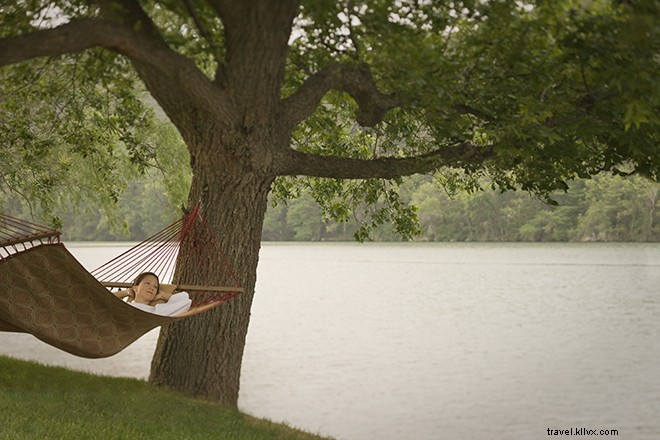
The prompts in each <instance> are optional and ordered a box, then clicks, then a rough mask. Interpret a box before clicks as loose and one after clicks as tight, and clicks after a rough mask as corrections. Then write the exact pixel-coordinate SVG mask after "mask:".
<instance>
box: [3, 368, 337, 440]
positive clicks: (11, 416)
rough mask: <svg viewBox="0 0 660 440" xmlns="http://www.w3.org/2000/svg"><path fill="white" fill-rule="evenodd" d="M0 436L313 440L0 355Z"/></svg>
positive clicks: (191, 402)
mask: <svg viewBox="0 0 660 440" xmlns="http://www.w3.org/2000/svg"><path fill="white" fill-rule="evenodd" d="M0 438H1V439H3V440H14V439H30V440H34V439H39V440H42V439H102V440H109V439H130V440H137V439H158V440H161V439H173V440H174V439H176V440H182V439H213V440H224V439H227V440H229V439H236V440H251V439H264V440H266V439H267V440H271V439H281V440H284V439H296V440H320V439H323V438H324V437H319V436H316V435H313V434H308V433H305V432H302V431H299V430H296V429H293V428H290V427H288V426H286V425H282V424H277V423H272V422H270V421H267V420H262V419H257V418H254V417H251V416H248V415H246V414H242V413H240V412H238V411H236V410H233V409H227V408H225V407H222V406H219V405H216V404H213V403H210V402H207V401H204V400H200V399H195V398H192V397H189V396H186V395H185V394H182V393H176V392H172V391H167V390H163V389H159V388H155V387H152V386H150V385H149V384H148V383H146V382H145V381H141V380H137V379H126V378H113V377H105V376H96V375H92V374H88V373H80V372H75V371H71V370H67V369H65V368H59V367H49V366H44V365H41V364H38V363H35V362H28V361H21V360H17V359H11V358H8V357H4V356H0Z"/></svg>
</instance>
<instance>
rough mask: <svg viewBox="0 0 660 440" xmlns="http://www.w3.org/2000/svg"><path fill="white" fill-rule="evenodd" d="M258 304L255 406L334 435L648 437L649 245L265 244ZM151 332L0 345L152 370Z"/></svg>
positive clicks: (659, 256)
mask: <svg viewBox="0 0 660 440" xmlns="http://www.w3.org/2000/svg"><path fill="white" fill-rule="evenodd" d="M70 249H71V251H72V252H73V253H74V254H75V255H76V256H78V258H80V259H81V261H82V262H83V264H85V265H86V266H87V267H88V268H93V267H96V266H97V265H98V264H100V263H102V262H104V261H105V260H107V259H109V258H110V257H112V256H114V255H116V254H117V253H118V249H116V248H105V247H95V248H90V247H78V246H70ZM252 312H253V313H252V320H251V324H250V330H249V333H248V340H247V345H246V351H245V358H244V364H243V371H242V386H241V392H240V398H239V406H240V408H241V410H243V411H245V412H247V413H250V414H253V415H255V416H258V417H265V418H269V419H272V420H275V421H285V422H286V423H288V424H290V425H293V426H296V427H300V428H302V429H304V430H307V431H311V432H317V433H321V434H325V435H330V436H333V437H336V438H338V439H346V440H349V439H350V440H353V439H355V440H371V439H392V440H394V439H396V440H399V439H415V440H425V439H429V440H430V439H502V440H504V439H506V440H509V439H531V438H546V437H547V436H548V432H547V430H548V429H551V430H554V429H567V428H574V429H576V428H586V429H596V430H597V431H600V430H601V429H603V430H604V429H609V430H613V429H616V430H618V434H619V437H620V438H626V439H640V440H644V439H649V440H650V439H657V438H660V420H659V419H658V414H660V368H659V366H660V319H659V318H660V245H658V244H647V245H617V244H593V243H592V244H554V245H538V244H465V243H461V244H371V245H359V244H299V243H296V244H272V243H265V244H264V246H263V249H262V252H261V258H260V264H259V273H258V282H257V287H256V295H255V301H254V306H253V310H252ZM156 337H157V332H156V331H154V332H151V333H149V334H148V335H146V336H145V337H144V338H142V339H141V340H139V341H138V342H137V343H135V344H133V345H132V346H131V347H129V348H128V349H126V350H125V351H124V352H122V353H120V354H119V355H116V356H114V357H111V358H108V359H102V360H87V359H78V358H75V357H73V356H70V355H68V354H66V353H63V352H61V351H59V350H57V349H54V348H51V347H49V346H47V345H45V344H43V343H41V342H39V341H37V340H36V339H34V338H32V337H31V336H29V335H19V334H10V333H4V334H0V353H5V354H9V355H12V356H16V357H21V358H26V359H36V360H39V361H41V362H45V363H49V364H57V365H64V366H67V367H69V368H75V369H81V370H87V371H94V372H98V373H101V374H109V375H116V376H132V377H138V378H146V376H147V375H148V369H149V363H150V358H151V356H152V354H153V350H154V347H155V341H156Z"/></svg>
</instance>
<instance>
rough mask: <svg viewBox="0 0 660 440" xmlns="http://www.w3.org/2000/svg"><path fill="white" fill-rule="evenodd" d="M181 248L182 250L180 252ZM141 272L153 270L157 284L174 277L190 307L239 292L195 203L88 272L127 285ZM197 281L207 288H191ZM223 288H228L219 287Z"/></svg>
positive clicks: (216, 240)
mask: <svg viewBox="0 0 660 440" xmlns="http://www.w3.org/2000/svg"><path fill="white" fill-rule="evenodd" d="M182 249H185V251H184V252H181V250H182ZM143 272H153V273H156V274H157V275H158V277H159V279H160V282H161V284H169V283H172V282H173V280H175V283H176V284H178V285H184V286H186V288H185V290H186V291H187V292H188V293H189V294H190V295H191V298H192V300H193V305H194V306H197V305H203V304H206V303H209V302H213V301H222V302H224V301H226V300H228V299H231V298H233V297H234V296H236V295H237V294H238V293H240V292H239V290H240V284H239V283H238V280H237V278H236V275H235V274H234V272H233V270H232V269H231V267H230V265H229V264H228V262H227V258H226V256H225V254H224V252H222V250H221V248H220V243H219V241H218V239H217V237H216V236H215V234H214V233H213V232H212V230H211V228H210V226H209V224H208V222H207V221H206V219H205V218H204V217H203V215H202V213H201V209H200V205H199V203H198V204H197V205H195V207H194V208H193V209H192V211H191V212H190V213H189V214H188V215H186V216H185V217H183V218H181V219H180V220H178V221H176V222H174V223H172V224H171V225H169V226H167V227H166V228H164V229H163V230H161V231H159V232H157V233H156V234H154V235H153V236H151V237H149V238H147V239H145V240H144V241H142V242H140V243H138V244H137V245H135V246H134V247H132V248H130V249H128V250H127V251H126V252H124V253H123V254H121V255H119V256H117V257H116V258H114V259H112V260H110V261H108V262H107V263H105V264H104V265H102V266H100V267H98V268H97V269H95V270H93V271H92V272H91V273H92V275H94V277H95V278H96V279H98V280H99V281H101V282H102V283H104V282H107V281H111V282H114V283H124V284H131V283H132V282H133V280H134V279H135V277H136V276H137V275H139V274H140V273H143ZM200 282H203V283H204V284H205V285H206V287H208V286H211V288H209V289H205V288H203V287H204V286H199V287H195V286H196V285H197V284H199V283H200ZM125 287H127V286H125ZM223 287H229V290H222V288H223ZM181 290H184V289H183V288H182V289H181Z"/></svg>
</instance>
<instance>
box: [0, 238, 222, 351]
mask: <svg viewBox="0 0 660 440" xmlns="http://www.w3.org/2000/svg"><path fill="white" fill-rule="evenodd" d="M44 274H47V276H44ZM0 285H2V286H5V292H4V294H3V295H0V328H3V330H4V329H7V330H9V331H15V329H20V330H21V331H23V332H27V333H31V334H32V335H34V336H35V337H37V338H38V339H40V340H42V341H44V342H46V343H47V344H50V345H53V346H55V347H57V348H59V349H62V350H64V351H67V352H69V353H71V354H74V355H76V356H81V357H86V358H100V357H107V356H112V355H114V354H117V353H118V352H120V351H121V350H123V349H124V348H126V347H127V346H128V345H130V344H131V343H133V342H134V341H135V340H136V339H138V338H139V337H140V336H142V335H144V334H145V333H147V332H148V331H149V330H151V329H153V328H155V327H157V326H159V325H163V324H167V323H169V322H172V321H174V320H176V319H181V318H185V317H187V316H191V315H194V314H197V313H200V312H202V311H205V310H208V309H210V308H212V307H215V306H217V305H219V303H210V304H205V305H203V306H199V307H195V308H193V309H191V310H189V311H188V312H186V313H184V314H183V315H179V316H176V317H168V316H160V315H156V314H153V313H149V312H145V311H142V310H139V309H137V308H135V307H132V306H130V305H128V304H126V303H124V302H123V301H122V300H120V299H118V298H116V297H115V296H114V295H113V294H112V293H110V292H109V291H108V289H106V288H105V287H104V286H103V285H102V284H100V283H99V282H98V281H97V280H96V279H95V278H94V277H93V276H92V275H91V274H90V273H89V272H87V270H86V269H85V268H84V267H83V266H81V264H80V263H79V262H78V261H77V260H76V259H75V257H74V256H73V255H71V253H70V252H69V251H68V250H67V249H66V248H65V247H64V245H62V244H50V245H42V246H38V247H35V248H32V249H28V250H26V251H24V252H21V253H18V254H16V255H13V256H12V257H11V258H9V259H8V260H7V261H4V262H3V263H2V264H0ZM12 327H13V329H12Z"/></svg>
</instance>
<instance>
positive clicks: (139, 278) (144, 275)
mask: <svg viewBox="0 0 660 440" xmlns="http://www.w3.org/2000/svg"><path fill="white" fill-rule="evenodd" d="M147 275H151V276H153V277H156V283H158V284H157V285H156V292H158V290H159V289H160V279H159V278H158V275H156V274H155V273H153V272H142V273H141V274H140V275H138V276H137V277H135V280H134V281H133V287H135V286H137V285H138V284H140V283H141V282H142V280H143V279H144V277H146V276H147Z"/></svg>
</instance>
